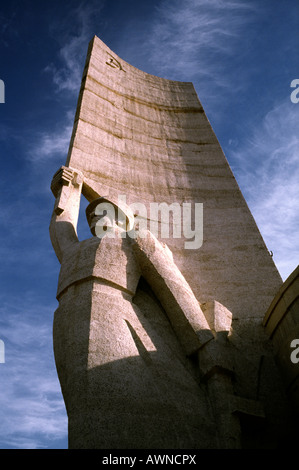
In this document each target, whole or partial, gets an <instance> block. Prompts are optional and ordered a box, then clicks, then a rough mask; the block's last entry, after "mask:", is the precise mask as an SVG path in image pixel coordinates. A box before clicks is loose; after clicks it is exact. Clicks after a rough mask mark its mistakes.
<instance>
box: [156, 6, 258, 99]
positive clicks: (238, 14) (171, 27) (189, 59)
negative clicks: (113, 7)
mask: <svg viewBox="0 0 299 470" xmlns="http://www.w3.org/2000/svg"><path fill="white" fill-rule="evenodd" d="M254 8H255V7H254V6H253V5H252V3H249V2H247V1H245V2H244V1H239V0H236V1H223V0H212V1H211V0H185V1H184V2H181V1H179V0H175V1H173V0H171V1H170V0H165V1H164V2H162V3H161V5H160V6H159V7H158V9H157V16H156V20H155V21H154V22H153V25H152V28H151V29H150V30H149V40H148V49H149V53H150V60H151V62H152V63H153V65H154V66H155V68H156V69H157V70H159V74H160V75H161V76H163V77H167V78H174V79H178V80H187V81H197V80H198V81H199V83H200V82H201V81H203V82H204V83H205V85H206V86H205V93H208V95H211V91H209V90H208V86H207V81H210V80H212V85H213V86H215V85H217V86H220V87H225V88H226V87H229V86H231V83H230V82H229V81H228V80H227V79H224V76H226V77H227V71H226V73H222V72H223V70H221V67H223V64H225V59H228V58H229V57H231V56H232V55H233V54H234V51H235V47H236V46H237V43H238V39H239V36H240V31H241V30H242V28H243V27H244V26H245V25H248V24H249V23H250V21H252V17H253V15H254V11H255V10H254ZM209 88H210V90H211V88H212V87H211V83H209Z"/></svg>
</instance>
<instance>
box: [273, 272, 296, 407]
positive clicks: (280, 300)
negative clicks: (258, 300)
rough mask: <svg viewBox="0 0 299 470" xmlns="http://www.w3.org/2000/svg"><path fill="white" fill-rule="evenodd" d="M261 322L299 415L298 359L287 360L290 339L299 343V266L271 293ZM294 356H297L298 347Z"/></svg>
mask: <svg viewBox="0 0 299 470" xmlns="http://www.w3.org/2000/svg"><path fill="white" fill-rule="evenodd" d="M264 326H265V328H266V331H267V332H268V334H269V335H270V338H271V339H272V341H273V345H274V350H275V356H276V360H277V362H278V365H279V369H280V371H281V373H282V375H283V378H284V382H285V386H286V390H287V394H288V397H289V399H290V400H291V402H292V403H293V407H294V410H295V411H296V414H297V416H299V361H298V362H293V361H292V360H291V353H292V352H293V351H294V347H291V343H292V341H293V340H296V339H297V341H298V342H297V344H296V346H297V348H298V347H299V266H298V267H297V268H296V269H295V270H294V271H293V272H292V274H290V276H289V277H288V279H287V280H286V281H285V282H284V283H283V285H282V286H281V288H280V289H279V290H278V292H277V294H276V295H275V297H274V299H273V301H272V302H271V305H270V306H269V309H268V310H267V312H266V315H265V318H264ZM297 356H298V358H299V351H298V353H297ZM295 360H296V358H295Z"/></svg>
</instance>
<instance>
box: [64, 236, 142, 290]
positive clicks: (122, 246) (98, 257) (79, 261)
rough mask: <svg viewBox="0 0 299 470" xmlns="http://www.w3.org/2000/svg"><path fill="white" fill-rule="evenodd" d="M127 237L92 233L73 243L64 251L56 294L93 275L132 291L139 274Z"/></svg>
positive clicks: (130, 241)
mask: <svg viewBox="0 0 299 470" xmlns="http://www.w3.org/2000/svg"><path fill="white" fill-rule="evenodd" d="M133 243H134V240H131V239H129V238H123V239H121V238H119V237H114V238H108V237H104V238H102V239H100V238H97V237H92V238H89V239H87V240H84V241H81V242H78V243H74V244H73V245H71V246H70V247H69V248H68V249H67V250H65V252H64V254H63V259H62V263H61V270H60V274H59V281H58V289H57V298H58V299H59V297H60V296H61V294H62V293H63V292H64V291H65V290H66V289H67V288H68V287H69V286H71V285H73V284H74V283H77V282H83V281H84V280H85V279H91V278H95V279H98V280H99V281H104V282H107V283H108V284H109V285H111V286H113V287H115V288H116V289H117V288H119V289H121V290H124V291H128V293H131V294H134V293H135V291H136V287H137V284H138V281H139V278H140V270H139V266H138V262H137V260H136V257H135V255H134V251H133Z"/></svg>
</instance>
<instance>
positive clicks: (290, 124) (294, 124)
mask: <svg viewBox="0 0 299 470" xmlns="http://www.w3.org/2000/svg"><path fill="white" fill-rule="evenodd" d="M298 27H299V4H298V0H284V1H283V2H281V1H280V0H225V1H224V0H184V1H182V0H150V1H149V0H148V1H145V0H138V1H137V0H131V1H129V0H128V1H126V0H115V1H114V0H97V1H95V0H90V1H88V2H84V1H76V0H72V1H64V2H61V1H56V0H51V1H50V0H41V1H39V2H37V1H30V0H22V1H20V0H12V1H10V2H6V1H4V0H1V1H0V79H2V80H3V81H4V83H5V103H4V104H0V156H1V173H0V184H1V204H0V223H1V232H0V239H1V240H0V241H1V243H0V253H1V290H0V296H1V303H0V339H2V340H3V341H4V343H5V363H4V364H1V363H0V377H1V380H0V384H1V391H0V448H2V449H9V448H10V449H14V448H16V449H29V448H31V449H40V448H50V449H54V448H67V420H66V414H65V410H64V403H63V400H62V396H61V393H60V387H59V383H58V379H57V374H56V369H55V365H54V358H53V352H52V321H53V312H54V311H55V309H56V307H57V301H56V299H55V294H56V287H57V278H58V272H59V263H58V261H57V259H56V257H55V254H54V252H53V250H52V246H51V244H50V239H49V235H48V226H49V220H50V215H51V212H52V207H53V202H54V201H53V197H52V194H51V193H50V190H49V186H50V181H51V178H52V175H53V174H54V172H55V171H56V170H57V169H58V168H59V167H60V166H61V165H62V164H64V163H65V160H66V154H67V150H68V144H69V139H70V133H71V129H72V124H73V119H74V114H75V108H76V102H77V97H78V92H79V87H80V81H81V74H82V70H83V65H84V61H85V56H86V50H87V46H88V42H89V41H90V39H92V37H93V36H94V35H95V34H96V35H97V36H98V37H99V38H100V39H102V40H103V41H104V42H105V43H106V44H107V45H108V46H109V47H110V48H111V49H112V50H113V51H114V52H116V53H117V54H118V55H119V56H120V57H121V58H123V59H124V60H126V61H128V62H129V63H131V64H132V65H134V66H135V67H138V68H140V69H142V70H144V71H146V72H148V73H152V74H154V75H158V76H161V77H164V78H169V79H173V80H182V81H192V82H193V84H194V86H195V89H196V91H197V93H198V96H199V99H200V100H201V102H202V104H203V106H204V109H205V111H206V114H207V116H208V119H209V121H210V122H211V124H212V127H213V129H214V131H215V133H216V135H217V137H218V140H219V141H220V144H221V146H222V148H223V150H224V153H225V155H226V157H227V159H228V161H229V164H230V165H231V168H232V170H233V172H234V174H235V177H236V179H237V181H238V183H239V186H240V188H241V190H242V192H243V194H244V196H245V199H246V200H247V203H248V205H249V207H250V209H251V211H252V214H253V216H254V217H255V219H256V222H257V224H258V227H259V229H260V231H261V233H262V236H263V237H264V240H265V242H266V244H267V246H268V249H269V250H271V251H273V254H274V261H275V263H276V265H277V267H278V269H279V271H280V273H281V276H282V278H283V279H286V278H287V276H288V275H289V274H290V273H291V272H292V271H293V270H294V269H295V267H296V266H297V265H298V261H299V221H298V215H297V214H298V206H299V184H298V182H299V152H298V141H299V119H298V118H299V103H297V104H296V103H292V101H291V99H290V95H291V92H292V91H293V89H291V88H290V84H291V82H292V80H293V79H298V78H299V67H298V65H299V63H298V62H299V59H298V50H299V35H298ZM298 96H299V94H298ZM84 208H85V206H84V204H83V206H82V210H81V216H80V223H79V236H80V237H81V238H85V237H86V236H90V235H89V231H88V229H87V227H86V223H85V218H84V214H83V210H84Z"/></svg>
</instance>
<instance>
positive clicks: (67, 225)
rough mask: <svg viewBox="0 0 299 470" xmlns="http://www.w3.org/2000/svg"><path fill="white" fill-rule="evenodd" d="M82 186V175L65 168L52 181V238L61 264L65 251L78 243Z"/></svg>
mask: <svg viewBox="0 0 299 470" xmlns="http://www.w3.org/2000/svg"><path fill="white" fill-rule="evenodd" d="M82 185H83V175H82V173H81V172H80V171H77V170H74V169H72V168H68V167H64V166H63V167H61V168H60V169H59V170H58V171H57V172H56V173H55V175H54V176H53V179H52V183H51V190H52V192H53V194H54V197H55V205H54V210H53V214H52V218H51V222H50V238H51V242H52V245H53V248H54V250H55V253H56V256H57V258H58V259H59V261H60V262H61V261H62V257H63V252H64V250H65V249H66V248H67V247H68V246H69V245H70V244H73V243H78V236H77V223H78V216H79V208H80V198H81V191H82Z"/></svg>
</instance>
